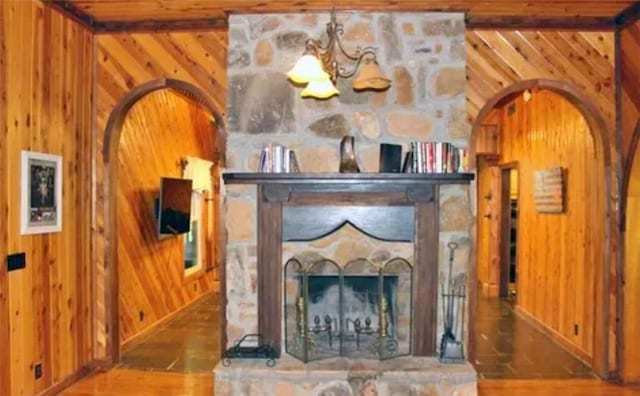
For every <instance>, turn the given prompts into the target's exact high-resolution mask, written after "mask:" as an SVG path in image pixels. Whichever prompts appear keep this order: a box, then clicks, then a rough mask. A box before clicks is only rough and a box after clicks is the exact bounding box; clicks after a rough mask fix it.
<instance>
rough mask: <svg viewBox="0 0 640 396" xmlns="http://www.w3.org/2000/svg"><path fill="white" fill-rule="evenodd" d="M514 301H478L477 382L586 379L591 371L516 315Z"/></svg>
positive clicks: (487, 299) (483, 299)
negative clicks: (489, 380)
mask: <svg viewBox="0 0 640 396" xmlns="http://www.w3.org/2000/svg"><path fill="white" fill-rule="evenodd" d="M514 304H515V302H514V300H513V299H499V298H485V297H480V298H478V306H477V309H478V311H477V315H476V317H477V318H478V319H477V324H476V340H477V351H476V362H475V364H474V365H475V367H476V370H477V371H478V376H479V378H480V379H540V378H545V379H580V378H584V379H589V378H596V377H595V376H594V375H593V373H592V371H591V369H590V368H589V367H588V366H587V365H585V364H584V363H582V362H581V361H580V360H579V359H577V358H575V357H574V356H573V355H572V354H570V353H569V352H567V351H566V350H564V349H563V348H562V347H560V346H559V345H558V344H557V343H556V342H555V341H554V340H552V339H551V338H550V337H548V336H547V335H546V334H544V333H542V332H541V331H539V330H537V329H536V328H534V327H533V326H531V325H530V324H529V323H527V322H526V321H525V320H524V319H522V318H520V317H519V316H518V315H517V314H516V312H515V309H514V308H515V305H514Z"/></svg>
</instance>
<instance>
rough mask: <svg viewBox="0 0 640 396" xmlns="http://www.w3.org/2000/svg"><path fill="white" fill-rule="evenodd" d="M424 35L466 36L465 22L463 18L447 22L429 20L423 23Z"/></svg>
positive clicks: (447, 20) (446, 20)
mask: <svg viewBox="0 0 640 396" xmlns="http://www.w3.org/2000/svg"><path fill="white" fill-rule="evenodd" d="M422 33H423V34H424V35H425V36H446V37H455V36H460V35H463V34H464V20H463V19H462V18H456V19H445V20H433V19H432V18H427V19H425V20H424V21H423V23H422Z"/></svg>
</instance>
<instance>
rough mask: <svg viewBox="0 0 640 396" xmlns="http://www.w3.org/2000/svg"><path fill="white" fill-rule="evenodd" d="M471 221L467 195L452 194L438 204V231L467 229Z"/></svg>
mask: <svg viewBox="0 0 640 396" xmlns="http://www.w3.org/2000/svg"><path fill="white" fill-rule="evenodd" d="M472 223H473V217H472V216H471V210H470V207H469V199H468V197H464V196H452V197H449V198H447V199H446V200H445V201H444V202H442V203H441V204H440V232H446V231H468V230H469V229H470V227H471V225H472Z"/></svg>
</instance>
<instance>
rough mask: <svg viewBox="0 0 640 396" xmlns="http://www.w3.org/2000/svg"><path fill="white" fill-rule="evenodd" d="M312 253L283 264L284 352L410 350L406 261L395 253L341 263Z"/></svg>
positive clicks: (378, 355) (377, 355) (365, 354)
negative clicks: (378, 258) (376, 259)
mask: <svg viewBox="0 0 640 396" xmlns="http://www.w3.org/2000/svg"><path fill="white" fill-rule="evenodd" d="M316 256H317V255H311V256H310V255H300V256H294V257H292V258H290V259H289V260H287V263H286V264H285V267H284V285H283V287H284V290H285V293H284V317H285V324H284V329H285V339H284V343H285V350H286V352H287V353H288V354H289V355H291V356H294V357H295V358H297V359H299V360H301V361H303V362H305V363H306V362H309V361H312V360H320V359H327V358H331V357H338V356H341V357H349V358H365V359H379V360H386V359H391V358H395V357H400V356H406V355H410V354H411V312H412V310H413V295H412V289H413V268H412V266H411V264H410V263H409V261H407V260H406V259H404V258H401V257H395V258H392V259H390V260H387V261H386V262H385V263H384V264H383V265H379V264H375V263H373V262H371V261H370V260H368V259H366V258H357V259H353V260H350V261H349V262H347V263H346V264H345V265H344V266H343V267H341V266H340V265H338V264H337V263H336V262H335V261H333V260H331V259H328V258H325V257H316ZM354 310H355V312H353V311H354Z"/></svg>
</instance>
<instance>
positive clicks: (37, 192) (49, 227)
mask: <svg viewBox="0 0 640 396" xmlns="http://www.w3.org/2000/svg"><path fill="white" fill-rule="evenodd" d="M20 183H21V210H20V233H21V234H22V235H25V234H43V233H48V232H58V231H61V230H62V157H60V156H59V155H53V154H45V153H38V152H34V151H26V150H23V151H22V156H21V178H20Z"/></svg>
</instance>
